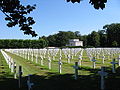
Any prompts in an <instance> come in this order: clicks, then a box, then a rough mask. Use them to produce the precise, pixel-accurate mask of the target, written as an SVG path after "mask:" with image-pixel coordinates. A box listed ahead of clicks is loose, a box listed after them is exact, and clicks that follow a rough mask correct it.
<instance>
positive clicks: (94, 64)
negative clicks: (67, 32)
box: [12, 49, 120, 73]
mask: <svg viewBox="0 0 120 90" xmlns="http://www.w3.org/2000/svg"><path fill="white" fill-rule="evenodd" d="M24 50H25V49H24ZM24 50H21V49H17V50H14V49H12V52H13V53H14V54H17V55H20V56H21V57H23V58H25V56H26V55H27V53H26V54H25V52H28V54H29V55H27V56H31V58H32V61H34V60H33V58H36V63H38V56H39V55H38V53H36V52H38V51H39V50H38V49H35V50H36V52H35V51H34V50H28V51H27V49H26V51H24ZM40 50H42V51H41V52H40V51H39V52H40V53H42V52H46V54H47V55H45V54H44V53H43V54H41V55H40V56H39V57H40V64H41V65H42V66H43V65H44V59H45V58H47V59H48V68H49V69H51V68H52V65H51V64H52V60H53V58H52V57H51V56H50V55H49V53H50V52H52V51H54V52H56V53H55V55H57V54H58V50H59V58H57V59H58V65H59V73H61V72H62V51H63V52H67V49H63V50H61V49H57V50H47V49H40ZM79 50H80V49H79ZM79 50H77V49H76V52H77V53H78V52H79ZM97 50H99V49H97ZM97 50H96V52H97ZM29 51H30V52H29ZM32 51H34V52H32ZM69 51H70V49H68V52H69ZM71 51H72V50H71ZM73 51H74V52H75V50H73ZM91 51H92V52H94V51H95V50H94V49H93V50H91ZM16 52H17V53H16ZM21 53H22V54H21ZM34 53H35V54H36V56H35V54H34ZM30 54H31V55H30ZM42 55H45V56H46V57H43V56H42ZM51 55H52V54H51ZM82 56H83V49H81V51H80V54H79V56H78V65H79V66H80V67H81V65H82ZM54 58H55V57H54ZM28 60H29V58H28ZM70 60H71V56H70V54H68V61H67V62H68V63H70ZM104 60H105V56H103V57H102V63H103V64H104ZM117 60H118V65H119V66H120V55H119V57H118V59H117ZM90 61H92V62H93V65H92V67H93V68H94V69H95V68H96V61H97V60H96V58H95V57H90ZM111 64H113V66H114V63H111ZM113 71H114V69H113Z"/></svg>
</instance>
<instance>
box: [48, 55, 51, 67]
mask: <svg viewBox="0 0 120 90" xmlns="http://www.w3.org/2000/svg"><path fill="white" fill-rule="evenodd" d="M48 67H49V69H51V59H50V57H48Z"/></svg>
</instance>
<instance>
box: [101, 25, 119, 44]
mask: <svg viewBox="0 0 120 90" xmlns="http://www.w3.org/2000/svg"><path fill="white" fill-rule="evenodd" d="M103 29H104V30H106V35H107V42H108V46H112V43H113V42H114V41H116V42H117V44H118V46H120V23H113V24H110V25H105V26H103Z"/></svg>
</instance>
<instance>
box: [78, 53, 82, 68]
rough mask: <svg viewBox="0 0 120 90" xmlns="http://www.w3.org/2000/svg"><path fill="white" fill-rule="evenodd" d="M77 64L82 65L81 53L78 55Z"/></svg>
mask: <svg viewBox="0 0 120 90" xmlns="http://www.w3.org/2000/svg"><path fill="white" fill-rule="evenodd" d="M78 64H79V66H81V65H82V55H79V58H78Z"/></svg>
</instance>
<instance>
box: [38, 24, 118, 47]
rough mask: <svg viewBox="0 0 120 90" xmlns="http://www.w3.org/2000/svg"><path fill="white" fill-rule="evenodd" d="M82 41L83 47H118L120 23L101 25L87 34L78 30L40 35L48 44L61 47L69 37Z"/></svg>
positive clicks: (66, 42)
mask: <svg viewBox="0 0 120 90" xmlns="http://www.w3.org/2000/svg"><path fill="white" fill-rule="evenodd" d="M74 38H76V39H79V40H82V41H83V44H84V47H120V41H119V40H120V23H112V24H109V25H105V26H103V29H102V30H98V31H96V30H94V31H92V32H91V33H90V34H88V35H81V34H80V32H79V31H75V32H72V31H59V32H58V33H57V34H53V35H49V36H48V37H46V36H41V37H39V39H44V40H45V41H46V42H47V44H48V46H54V47H62V46H65V45H66V44H68V40H69V39H74Z"/></svg>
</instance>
